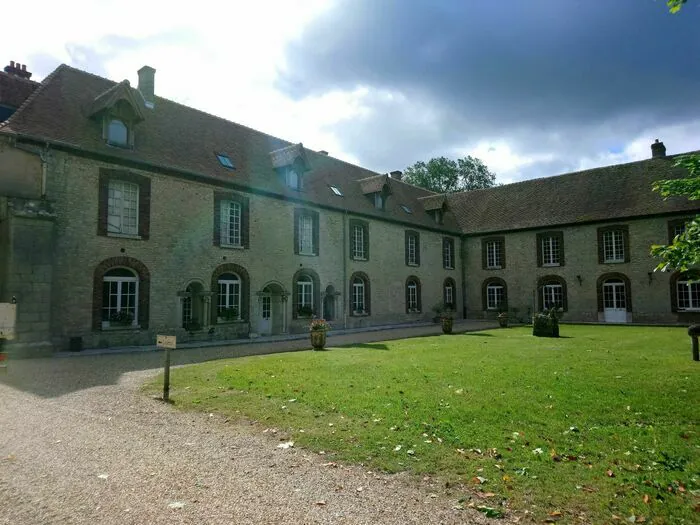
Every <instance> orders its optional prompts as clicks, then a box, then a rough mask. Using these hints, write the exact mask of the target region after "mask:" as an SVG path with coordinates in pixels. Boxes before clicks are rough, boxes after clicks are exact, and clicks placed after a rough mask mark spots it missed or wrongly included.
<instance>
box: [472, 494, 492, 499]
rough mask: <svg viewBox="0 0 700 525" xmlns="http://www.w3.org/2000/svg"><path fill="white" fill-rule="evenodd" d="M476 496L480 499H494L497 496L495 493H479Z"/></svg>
mask: <svg viewBox="0 0 700 525" xmlns="http://www.w3.org/2000/svg"><path fill="white" fill-rule="evenodd" d="M476 495H477V496H478V497H480V498H483V499H485V498H493V497H494V496H495V495H496V494H495V493H493V492H477V493H476Z"/></svg>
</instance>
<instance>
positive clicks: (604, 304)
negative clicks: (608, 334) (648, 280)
mask: <svg viewBox="0 0 700 525" xmlns="http://www.w3.org/2000/svg"><path fill="white" fill-rule="evenodd" d="M597 291H598V311H599V312H606V311H609V312H612V311H614V310H617V311H621V312H624V311H627V312H631V311H632V291H631V288H630V280H629V279H628V278H627V276H626V275H625V274H622V273H617V272H616V273H606V274H603V275H601V276H600V277H598V282H597Z"/></svg>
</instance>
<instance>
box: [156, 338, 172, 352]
mask: <svg viewBox="0 0 700 525" xmlns="http://www.w3.org/2000/svg"><path fill="white" fill-rule="evenodd" d="M156 346H157V347H158V348H171V349H175V348H176V347H177V337H175V336H174V335H159V336H158V338H157V339H156Z"/></svg>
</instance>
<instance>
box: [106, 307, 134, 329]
mask: <svg viewBox="0 0 700 525" xmlns="http://www.w3.org/2000/svg"><path fill="white" fill-rule="evenodd" d="M133 322H134V316H133V314H132V313H131V312H127V311H126V310H119V311H117V312H114V313H113V314H112V315H110V316H109V325H110V326H131V325H132V324H133Z"/></svg>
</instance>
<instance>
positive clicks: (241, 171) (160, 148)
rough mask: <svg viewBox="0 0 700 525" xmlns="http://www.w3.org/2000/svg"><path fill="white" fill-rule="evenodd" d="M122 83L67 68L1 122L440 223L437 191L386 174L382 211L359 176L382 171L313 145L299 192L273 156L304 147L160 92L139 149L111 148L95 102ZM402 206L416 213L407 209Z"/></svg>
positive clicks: (169, 164)
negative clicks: (429, 202) (434, 201)
mask: <svg viewBox="0 0 700 525" xmlns="http://www.w3.org/2000/svg"><path fill="white" fill-rule="evenodd" d="M118 85H122V86H123V85H124V84H117V83H116V82H113V81H111V80H107V79H105V78H102V77H99V76H96V75H93V74H90V73H86V72H84V71H80V70H78V69H75V68H72V67H70V66H67V65H65V64H64V65H61V66H59V67H58V68H57V69H56V70H55V71H54V72H52V73H51V74H50V75H49V76H48V77H46V78H45V79H44V81H43V82H42V83H41V86H40V87H39V89H37V90H36V91H34V93H33V94H32V96H30V97H29V99H27V100H26V101H25V103H24V104H23V105H22V107H21V108H20V109H19V110H18V111H17V112H16V113H15V114H14V115H13V116H12V117H11V118H10V119H9V120H8V121H6V122H5V123H4V124H1V125H0V133H11V134H16V135H19V136H23V137H26V138H28V139H38V140H42V141H48V142H50V143H53V144H56V145H60V146H62V147H68V148H73V149H77V150H82V151H85V152H88V153H91V154H100V155H104V156H107V157H110V158H112V159H115V160H117V161H118V160H124V161H135V162H139V163H144V164H147V165H151V166H156V167H162V168H166V169H171V170H175V171H180V172H184V173H186V174H189V175H195V176H199V177H204V178H208V179H211V180H216V181H219V182H223V183H224V184H226V183H230V184H231V185H232V186H233V185H236V187H245V188H247V189H249V190H251V191H264V192H270V193H273V194H275V195H278V196H280V197H282V198H289V199H303V200H305V201H307V202H309V203H312V204H318V205H323V206H330V207H334V208H338V209H341V210H347V211H349V212H351V213H358V214H364V215H369V216H374V217H377V218H380V219H392V220H398V221H402V222H405V223H407V224H410V225H412V226H423V227H426V228H431V229H435V228H436V227H437V225H436V224H435V222H434V220H433V218H432V217H431V216H430V215H429V214H427V213H425V212H424V211H423V208H422V205H421V204H420V202H419V201H418V198H419V197H424V196H427V195H433V193H432V192H430V191H428V190H425V189H422V188H418V187H416V186H412V185H410V184H406V183H404V182H401V181H398V180H395V179H390V178H387V179H386V180H388V181H389V183H390V186H391V197H390V198H389V199H388V201H387V203H386V209H385V210H378V209H376V208H375V207H374V203H373V201H372V200H371V199H370V198H369V197H368V196H366V195H364V194H363V189H362V186H361V183H360V182H359V181H360V180H361V179H367V178H370V177H377V176H378V175H379V174H377V173H376V172H373V171H370V170H367V169H364V168H361V167H359V166H355V165H352V164H349V163H346V162H343V161H340V160H338V159H335V158H333V157H331V156H328V155H324V154H320V153H317V152H314V151H312V150H308V149H304V153H305V154H306V160H307V162H308V166H309V168H310V171H308V172H307V173H306V174H305V175H304V182H303V189H302V190H301V191H296V190H292V189H290V188H288V187H287V186H286V185H285V184H284V180H283V178H282V177H281V176H279V175H278V173H277V172H276V171H275V169H274V166H273V160H272V158H271V153H272V152H275V151H279V150H283V151H291V152H294V151H296V150H295V148H296V147H297V146H298V145H295V144H292V143H290V142H287V141H285V140H282V139H279V138H277V137H273V136H270V135H267V134H265V133H262V132H259V131H256V130H253V129H251V128H248V127H246V126H242V125H240V124H236V123H234V122H230V121H228V120H225V119H222V118H219V117H216V116H213V115H210V114H208V113H205V112H203V111H199V110H196V109H193V108H190V107H187V106H184V105H182V104H178V103H176V102H173V101H170V100H167V99H164V98H161V97H155V107H154V108H153V109H148V108H144V109H143V116H144V120H143V122H140V123H139V124H137V125H136V127H135V145H134V149H133V150H132V149H121V148H116V147H113V146H109V145H107V144H106V143H105V141H104V140H103V138H102V124H101V122H100V121H99V119H95V118H90V115H91V113H92V112H93V111H94V109H95V104H96V99H98V100H97V104H99V103H100V101H101V100H102V97H106V98H109V97H108V96H106V95H105V92H108V90H112V89H114V92H116V91H117V89H116V88H115V86H118ZM119 89H122V88H119ZM129 89H132V90H133V95H134V98H135V99H136V100H142V97H141V95H140V93H138V91H137V90H136V89H134V88H129ZM101 96H102V97H101ZM286 148H289V150H285V149H286ZM215 153H223V154H226V155H228V156H229V157H230V159H231V160H232V161H233V164H234V166H235V167H236V169H235V170H231V169H228V168H225V167H224V166H222V165H221V164H220V163H219V161H218V159H217V158H216V155H215ZM330 186H336V187H337V188H339V189H340V191H341V192H342V193H343V196H342V197H340V196H337V195H335V194H334V193H333V191H331V189H330ZM402 204H403V205H406V206H408V207H409V208H411V209H412V210H413V213H412V214H408V213H406V212H405V211H404V210H403V209H402V208H401V205H402ZM440 228H441V229H444V230H448V231H452V232H459V227H458V225H457V222H456V220H455V217H454V216H453V215H452V214H449V213H448V214H446V215H445V218H444V224H443V225H442V226H441V227H440Z"/></svg>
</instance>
